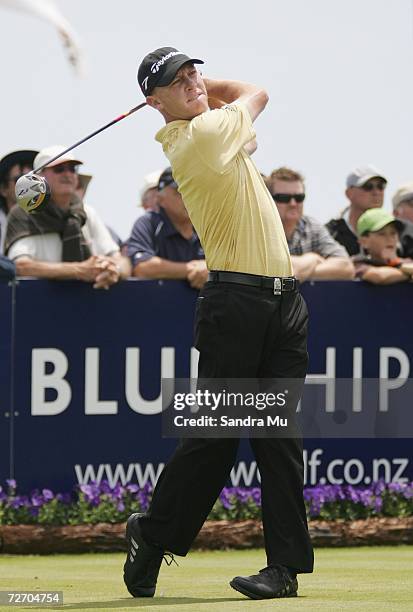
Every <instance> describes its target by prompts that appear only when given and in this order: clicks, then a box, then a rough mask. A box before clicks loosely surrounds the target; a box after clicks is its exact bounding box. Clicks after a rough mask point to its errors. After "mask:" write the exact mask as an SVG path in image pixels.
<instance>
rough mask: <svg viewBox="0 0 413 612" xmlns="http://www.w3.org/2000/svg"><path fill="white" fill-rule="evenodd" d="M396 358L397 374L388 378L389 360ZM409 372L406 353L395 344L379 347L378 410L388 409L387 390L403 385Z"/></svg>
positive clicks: (384, 410)
mask: <svg viewBox="0 0 413 612" xmlns="http://www.w3.org/2000/svg"><path fill="white" fill-rule="evenodd" d="M390 359H397V361H398V362H399V364H400V372H399V375H398V376H396V377H395V378H389V361H390ZM409 373H410V363H409V358H408V356H407V355H406V353H405V352H404V351H403V350H402V349H399V348H397V347H395V346H386V347H382V348H381V349H380V373H379V378H380V405H379V411H380V412H387V411H388V409H389V393H388V392H389V391H390V390H391V389H399V388H400V387H403V385H404V384H405V382H406V380H407V379H408V377H409Z"/></svg>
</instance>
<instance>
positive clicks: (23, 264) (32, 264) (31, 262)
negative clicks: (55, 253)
mask: <svg viewBox="0 0 413 612" xmlns="http://www.w3.org/2000/svg"><path fill="white" fill-rule="evenodd" d="M15 264H16V274H17V276H35V277H36V278H48V279H50V280H70V279H71V280H80V275H81V270H80V268H79V264H77V263H76V262H73V263H72V262H57V263H50V262H48V261H37V260H36V259H31V258H30V257H18V258H17V259H16V260H15Z"/></svg>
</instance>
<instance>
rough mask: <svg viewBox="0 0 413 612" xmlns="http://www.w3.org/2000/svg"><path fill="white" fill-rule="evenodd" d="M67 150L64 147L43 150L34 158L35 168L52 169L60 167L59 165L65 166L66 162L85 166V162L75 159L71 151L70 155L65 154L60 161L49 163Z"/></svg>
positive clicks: (54, 146) (58, 146)
mask: <svg viewBox="0 0 413 612" xmlns="http://www.w3.org/2000/svg"><path fill="white" fill-rule="evenodd" d="M65 149H67V147H65V146H63V145H53V146H51V147H46V148H45V149H42V150H41V151H40V152H39V153H38V154H37V155H36V157H35V158H34V162H33V168H41V167H42V166H45V167H46V168H52V167H53V166H58V165H59V164H64V163H66V162H75V164H83V162H82V161H80V159H77V157H75V156H74V155H73V154H72V152H71V151H69V153H65V155H62V157H59V159H56V161H54V162H52V163H51V164H48V163H47V162H48V160H49V159H53V157H56V155H59V153H61V152H62V151H64V150H65Z"/></svg>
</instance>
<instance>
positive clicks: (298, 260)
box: [291, 253, 322, 281]
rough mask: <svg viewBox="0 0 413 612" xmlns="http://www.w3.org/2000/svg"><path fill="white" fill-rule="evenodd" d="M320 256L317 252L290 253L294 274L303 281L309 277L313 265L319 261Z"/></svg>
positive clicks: (320, 259) (313, 267)
mask: <svg viewBox="0 0 413 612" xmlns="http://www.w3.org/2000/svg"><path fill="white" fill-rule="evenodd" d="M321 261H322V257H321V256H320V255H317V253H304V254H303V255H291V264H292V266H293V272H294V276H295V277H296V278H298V280H299V281H305V280H307V279H308V278H310V277H311V275H312V273H313V271H314V269H315V267H316V266H317V265H318V264H319V263H321Z"/></svg>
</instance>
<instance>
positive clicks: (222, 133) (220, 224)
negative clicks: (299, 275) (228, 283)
mask: <svg viewBox="0 0 413 612" xmlns="http://www.w3.org/2000/svg"><path fill="white" fill-rule="evenodd" d="M254 137H255V131H254V128H253V125H252V121H251V117H250V114H249V111H248V109H247V107H246V106H245V105H244V104H241V103H233V104H230V105H227V106H225V107H223V108H220V109H215V110H210V111H206V112H205V113H202V114H201V115H198V116H197V117H195V118H194V119H192V120H191V121H186V120H178V121H172V122H171V123H168V124H167V125H166V126H165V127H163V128H162V129H161V130H160V131H159V132H158V133H157V134H156V140H157V141H159V142H160V143H161V144H162V147H163V150H164V152H165V155H166V156H167V158H168V159H169V161H170V164H171V167H172V173H173V176H174V179H175V180H176V182H177V184H178V186H179V192H180V194H181V195H182V198H183V201H184V203H185V206H186V209H187V210H188V213H189V216H190V218H191V221H192V224H193V226H194V227H195V230H196V232H197V234H198V236H199V238H200V240H201V244H202V246H203V249H204V251H205V257H206V263H207V266H208V269H209V270H228V271H232V272H247V273H249V274H259V275H263V276H292V267H291V260H290V255H289V251H288V245H287V241H286V238H285V234H284V229H283V226H282V223H281V220H280V217H279V214H278V210H277V207H276V205H275V203H274V201H273V199H272V197H271V194H270V193H269V191H268V189H267V187H266V186H265V183H264V181H263V179H262V177H261V175H260V173H259V171H258V170H257V168H256V166H255V164H254V162H253V161H252V160H251V158H250V157H249V155H248V154H247V153H246V152H245V151H244V149H243V147H244V145H245V144H246V143H247V142H249V141H250V140H252V139H253V138H254Z"/></svg>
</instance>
